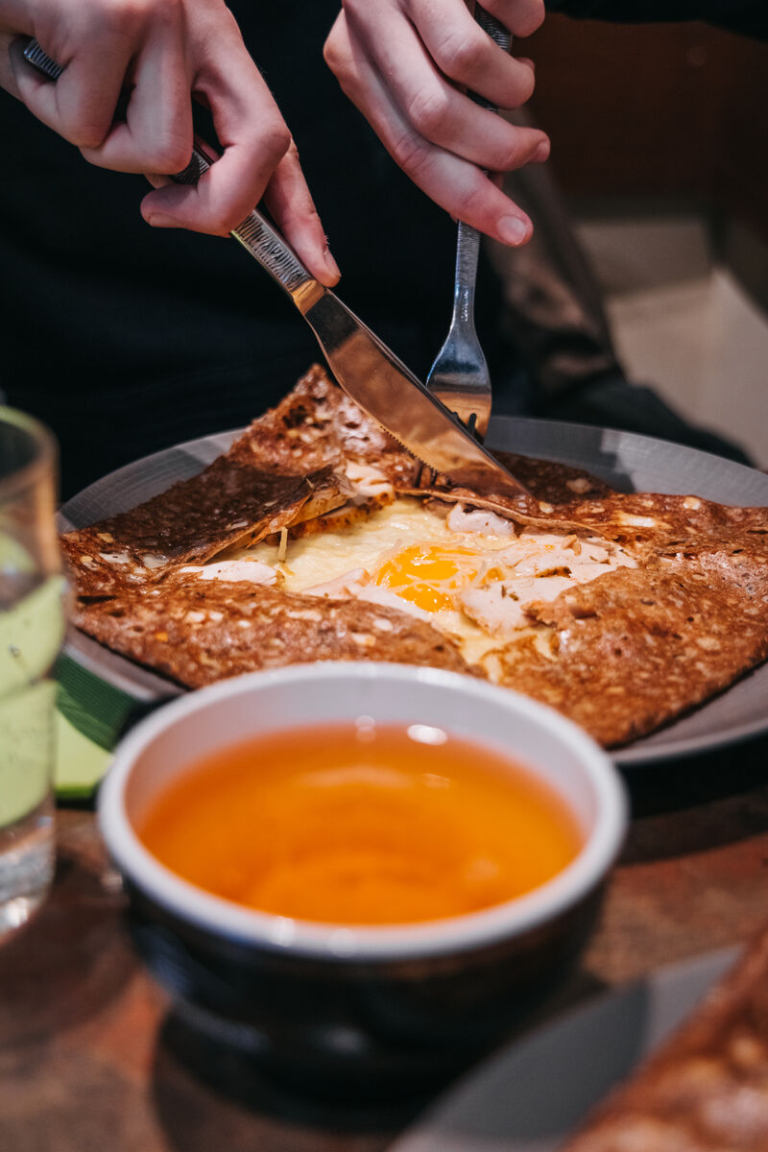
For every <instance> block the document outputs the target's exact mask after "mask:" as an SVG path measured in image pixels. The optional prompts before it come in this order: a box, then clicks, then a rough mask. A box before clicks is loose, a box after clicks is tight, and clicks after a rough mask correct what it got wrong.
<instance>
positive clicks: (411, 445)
mask: <svg viewBox="0 0 768 1152" xmlns="http://www.w3.org/2000/svg"><path fill="white" fill-rule="evenodd" d="M24 57H25V59H26V60H27V62H28V63H29V64H30V65H32V67H34V68H36V69H37V70H38V71H39V72H41V73H42V74H44V75H47V76H48V78H49V79H50V80H52V81H54V82H55V80H56V79H58V77H59V75H61V71H62V69H61V67H60V65H58V64H57V63H56V62H55V61H54V60H52V59H51V57H49V56H48V55H47V54H46V53H45V52H44V50H43V49H42V48H41V47H40V45H39V44H38V43H37V41H36V40H30V41H29V43H28V44H27V45H26V48H25V50H24ZM215 161H216V156H215V154H214V153H213V152H212V150H211V149H209V147H208V146H207V145H205V144H204V143H203V141H200V140H196V141H195V147H194V150H193V154H192V159H191V161H190V163H189V164H188V165H187V167H186V168H185V169H184V171H183V172H179V173H176V174H175V175H173V176H171V179H172V180H173V181H174V182H175V183H177V184H187V185H194V184H197V182H198V180H199V179H200V178H201V176H203V175H204V173H205V172H207V170H208V168H209V167H210V165H211V164H213V163H215ZM232 236H234V238H235V239H236V240H238V241H239V243H240V244H242V246H243V247H244V248H245V249H246V251H247V252H249V253H250V255H251V256H253V257H254V258H255V259H256V260H257V261H258V262H259V264H261V266H262V267H263V268H264V269H266V271H267V272H269V274H270V275H271V276H272V278H273V279H274V280H276V281H277V283H278V284H279V285H280V286H281V288H283V289H284V290H285V291H286V292H287V293H288V295H289V296H290V297H291V299H292V300H293V302H294V304H295V305H296V307H297V308H298V309H299V311H300V312H301V314H302V316H303V317H304V319H305V320H306V321H307V323H308V324H309V326H310V327H311V328H312V331H313V332H314V334H315V336H316V338H317V341H318V343H319V345H320V348H321V349H322V352H323V355H324V356H325V359H326V360H327V362H328V365H329V367H330V369H331V371H332V373H333V375H334V376H335V378H336V380H337V381H338V383H339V384H340V386H341V387H342V388H343V390H344V391H345V392H346V393H347V395H348V396H349V397H350V399H352V400H354V401H355V403H356V404H358V405H359V406H360V407H361V408H362V409H363V410H364V411H365V412H367V413H368V415H369V416H371V417H372V418H373V419H374V420H375V421H376V422H377V423H378V424H380V425H381V427H382V428H383V429H384V430H385V431H386V432H388V433H389V434H390V435H391V436H393V437H394V438H395V439H396V440H398V441H399V442H400V443H401V444H402V445H403V446H404V447H405V448H407V449H408V451H409V452H411V453H412V454H413V455H414V456H415V457H417V459H419V460H421V461H423V462H424V463H425V464H427V465H428V466H429V467H430V468H431V469H433V470H434V471H435V472H438V473H442V474H444V475H446V476H448V477H449V479H450V480H451V481H452V482H453V483H454V484H458V485H460V486H461V487H467V488H472V489H474V490H475V491H476V492H478V493H480V494H483V495H491V494H492V495H502V496H510V497H512V498H516V497H519V496H521V495H528V491H527V489H526V488H525V487H524V486H523V485H522V484H521V483H520V482H519V481H518V480H516V479H515V477H514V476H513V475H512V474H511V473H510V472H508V471H507V469H506V468H503V467H502V465H501V464H499V462H498V461H497V460H496V459H494V457H493V456H492V455H491V454H490V452H488V451H487V449H485V448H484V447H483V446H482V445H481V444H479V443H478V442H477V441H476V440H475V439H474V437H473V436H472V435H471V434H470V433H469V432H468V431H467V430H466V428H465V427H464V425H463V424H462V423H461V421H460V420H459V419H458V417H456V416H455V415H454V414H453V413H452V412H450V411H449V410H448V409H447V408H446V407H445V406H444V405H443V404H441V402H440V401H439V400H438V399H436V397H434V396H433V395H432V394H431V393H430V392H429V391H428V390H427V388H426V387H425V386H424V385H423V384H422V383H421V381H420V380H418V379H417V378H416V376H414V375H413V373H412V372H411V371H410V370H409V369H408V368H407V367H406V366H405V365H404V364H403V363H402V361H400V360H399V359H398V358H397V356H395V354H394V352H392V351H391V350H390V349H389V348H387V346H386V345H385V344H384V343H382V341H381V340H379V338H378V337H377V336H375V335H374V333H373V332H372V331H371V330H370V329H369V328H368V327H367V326H366V325H365V324H364V323H363V322H362V320H360V319H359V318H358V317H357V316H355V314H354V313H353V312H352V311H351V310H350V309H349V308H347V306H346V305H345V304H343V303H342V301H341V300H340V299H339V298H338V297H337V296H336V295H335V293H333V292H332V291H331V290H330V289H329V288H326V287H325V286H324V285H323V284H320V283H319V281H317V280H315V279H314V277H313V276H312V275H311V273H310V272H309V271H308V270H307V268H306V267H305V266H304V264H303V263H302V262H301V260H299V258H298V256H297V255H296V253H295V252H294V251H293V250H292V249H291V248H290V246H289V245H288V244H287V242H286V241H285V240H284V239H283V237H282V236H281V235H280V234H279V232H278V231H277V230H276V229H275V228H274V226H273V225H272V224H270V223H269V222H268V221H267V220H266V219H265V218H264V217H263V216H262V215H261V213H260V212H258V211H257V210H256V209H254V211H253V212H251V213H250V214H249V215H248V216H247V217H246V219H245V220H243V222H242V223H241V224H240V225H238V227H237V228H235V229H233V231H232Z"/></svg>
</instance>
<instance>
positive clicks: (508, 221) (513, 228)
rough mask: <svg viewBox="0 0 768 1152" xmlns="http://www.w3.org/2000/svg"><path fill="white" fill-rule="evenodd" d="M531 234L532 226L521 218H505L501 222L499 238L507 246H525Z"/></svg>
mask: <svg viewBox="0 0 768 1152" xmlns="http://www.w3.org/2000/svg"><path fill="white" fill-rule="evenodd" d="M529 232H530V225H529V224H527V223H526V222H525V220H521V219H520V217H519V216H503V217H502V218H501V220H499V236H500V237H501V239H502V240H503V241H504V243H505V244H523V243H524V242H525V241H526V240H527V239H528V233H529Z"/></svg>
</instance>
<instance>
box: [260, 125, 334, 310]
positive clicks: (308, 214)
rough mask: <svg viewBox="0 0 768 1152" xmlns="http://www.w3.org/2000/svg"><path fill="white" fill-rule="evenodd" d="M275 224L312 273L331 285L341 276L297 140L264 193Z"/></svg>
mask: <svg viewBox="0 0 768 1152" xmlns="http://www.w3.org/2000/svg"><path fill="white" fill-rule="evenodd" d="M264 202H265V204H266V206H267V208H268V209H269V212H270V214H271V215H272V218H273V220H274V221H275V224H277V226H278V228H279V230H280V231H281V232H282V234H283V235H284V236H285V238H286V240H287V241H288V243H289V244H290V245H291V247H292V248H293V249H294V251H295V252H296V255H297V256H298V257H299V259H300V260H303V261H304V263H305V264H306V266H307V268H308V269H309V271H310V272H311V273H312V275H313V276H314V277H315V278H316V279H317V280H319V281H320V283H321V284H326V285H327V286H328V287H329V288H330V287H332V286H333V285H334V284H336V283H337V282H338V280H339V278H340V276H341V272H340V271H339V267H338V265H337V263H336V261H335V260H334V258H333V256H332V255H331V253H330V250H329V248H328V241H327V240H326V238H325V232H324V231H323V225H322V223H321V221H320V217H319V215H318V213H317V209H316V208H315V204H314V201H313V199H312V195H311V193H310V191H309V188H308V187H307V182H306V180H305V179H304V173H303V172H302V170H301V164H300V163H299V153H298V150H297V148H296V145H295V144H291V147H290V148H289V149H288V151H287V152H286V154H285V156H284V157H283V159H282V160H281V161H280V163H279V164H278V166H277V168H276V169H275V172H274V175H273V176H272V179H271V180H270V182H269V185H268V187H267V191H266V193H265V196H264Z"/></svg>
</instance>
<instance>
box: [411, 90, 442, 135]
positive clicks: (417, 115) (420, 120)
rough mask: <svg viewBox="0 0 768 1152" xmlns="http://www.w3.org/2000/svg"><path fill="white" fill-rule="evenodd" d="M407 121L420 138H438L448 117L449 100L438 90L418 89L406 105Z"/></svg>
mask: <svg viewBox="0 0 768 1152" xmlns="http://www.w3.org/2000/svg"><path fill="white" fill-rule="evenodd" d="M407 115H408V120H409V121H410V123H411V124H412V125H413V127H414V128H416V129H417V131H418V132H420V133H421V134H422V136H426V137H427V139H429V140H435V139H436V138H438V137H439V136H440V135H441V133H442V131H443V129H444V128H445V125H446V121H447V119H448V117H449V115H450V99H449V97H448V95H447V94H446V93H445V92H441V91H440V90H439V89H434V88H432V89H423V88H422V89H420V90H419V91H418V92H417V93H416V94H415V96H414V97H413V99H412V100H411V101H410V103H409V104H408V108H407Z"/></svg>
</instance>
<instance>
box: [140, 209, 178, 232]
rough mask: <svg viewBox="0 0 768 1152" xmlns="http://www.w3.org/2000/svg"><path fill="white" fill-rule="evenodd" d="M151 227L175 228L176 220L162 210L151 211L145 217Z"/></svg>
mask: <svg viewBox="0 0 768 1152" xmlns="http://www.w3.org/2000/svg"><path fill="white" fill-rule="evenodd" d="M144 219H145V220H146V222H147V224H149V226H150V227H151V228H175V227H176V221H175V220H173V219H172V218H171V217H170V216H165V215H164V214H163V213H162V212H150V213H148V215H146V216H145V217H144Z"/></svg>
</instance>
